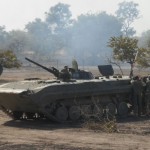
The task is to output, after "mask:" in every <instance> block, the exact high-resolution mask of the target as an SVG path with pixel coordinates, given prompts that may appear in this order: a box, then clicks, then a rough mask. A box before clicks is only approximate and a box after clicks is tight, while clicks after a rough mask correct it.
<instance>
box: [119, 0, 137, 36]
mask: <svg viewBox="0 0 150 150" xmlns="http://www.w3.org/2000/svg"><path fill="white" fill-rule="evenodd" d="M139 14H140V12H139V10H138V4H137V3H134V2H133V1H130V2H126V1H123V2H121V3H119V8H118V10H117V11H116V15H117V18H118V19H119V20H120V21H121V22H122V32H123V34H124V35H125V36H133V35H134V34H135V33H136V31H135V30H134V28H133V27H132V23H133V22H134V21H135V20H136V19H138V18H139Z"/></svg>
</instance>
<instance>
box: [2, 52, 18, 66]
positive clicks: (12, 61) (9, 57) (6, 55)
mask: <svg viewBox="0 0 150 150" xmlns="http://www.w3.org/2000/svg"><path fill="white" fill-rule="evenodd" d="M0 64H1V65H2V66H3V67H5V68H14V67H16V68H18V67H20V66H21V63H20V62H19V60H18V59H17V57H16V55H15V54H14V53H13V51H11V50H5V51H3V50H0Z"/></svg>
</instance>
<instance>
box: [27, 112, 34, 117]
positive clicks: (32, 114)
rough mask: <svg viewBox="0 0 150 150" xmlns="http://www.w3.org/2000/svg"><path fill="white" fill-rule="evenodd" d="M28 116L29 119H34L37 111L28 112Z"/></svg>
mask: <svg viewBox="0 0 150 150" xmlns="http://www.w3.org/2000/svg"><path fill="white" fill-rule="evenodd" d="M26 116H27V119H34V116H35V113H30V112H27V113H26Z"/></svg>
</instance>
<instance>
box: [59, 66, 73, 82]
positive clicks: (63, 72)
mask: <svg viewBox="0 0 150 150" xmlns="http://www.w3.org/2000/svg"><path fill="white" fill-rule="evenodd" d="M61 78H62V79H63V80H64V81H67V80H69V79H70V78H71V74H70V73H69V70H68V66H65V67H64V69H62V70H61Z"/></svg>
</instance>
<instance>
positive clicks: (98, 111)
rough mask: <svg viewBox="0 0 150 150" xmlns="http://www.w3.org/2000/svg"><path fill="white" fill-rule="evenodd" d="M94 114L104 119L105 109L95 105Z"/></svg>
mask: <svg viewBox="0 0 150 150" xmlns="http://www.w3.org/2000/svg"><path fill="white" fill-rule="evenodd" d="M93 114H94V115H95V116H96V117H98V118H102V117H103V107H102V106H101V105H100V104H97V105H95V106H94V108H93Z"/></svg>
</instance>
